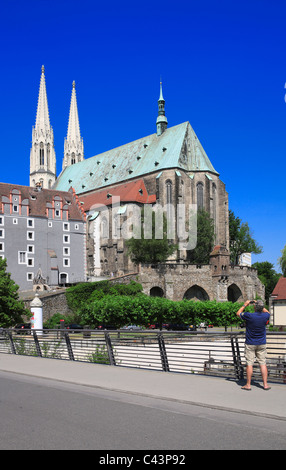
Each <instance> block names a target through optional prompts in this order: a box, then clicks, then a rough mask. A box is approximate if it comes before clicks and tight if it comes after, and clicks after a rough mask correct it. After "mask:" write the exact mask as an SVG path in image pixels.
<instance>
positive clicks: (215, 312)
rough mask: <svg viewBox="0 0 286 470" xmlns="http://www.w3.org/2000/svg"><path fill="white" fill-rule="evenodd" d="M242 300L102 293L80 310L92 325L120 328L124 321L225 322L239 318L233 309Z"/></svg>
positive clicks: (224, 324)
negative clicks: (189, 298) (205, 299)
mask: <svg viewBox="0 0 286 470" xmlns="http://www.w3.org/2000/svg"><path fill="white" fill-rule="evenodd" d="M241 305H242V303H232V302H217V301H205V302H198V301H192V300H181V301H177V302H176V301H173V300H168V299H165V298H162V297H149V296H147V295H144V294H137V295H136V296H128V295H126V296H122V295H110V294H108V295H105V296H104V297H102V298H97V299H96V300H93V301H90V302H88V303H87V304H86V305H85V308H84V309H83V310H82V318H83V321H84V323H86V324H89V325H91V326H93V327H96V326H97V325H99V324H100V323H105V324H109V325H113V326H115V327H117V328H120V327H121V326H123V325H127V324H137V325H145V326H147V325H148V323H151V324H153V323H159V324H160V325H161V324H162V323H187V324H195V325H198V324H200V323H201V322H204V323H206V324H214V325H216V326H225V327H226V326H229V325H231V324H236V323H238V322H239V321H240V319H239V318H238V317H237V315H236V312H237V310H238V309H239V308H240V307H241Z"/></svg>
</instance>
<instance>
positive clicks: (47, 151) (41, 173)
mask: <svg viewBox="0 0 286 470" xmlns="http://www.w3.org/2000/svg"><path fill="white" fill-rule="evenodd" d="M55 180H56V154H55V149H54V133H53V129H52V127H51V125H50V117H49V108H48V99H47V90H46V79H45V67H44V66H43V65H42V74H41V80H40V90H39V97H38V107H37V114H36V124H35V127H34V128H33V131H32V148H31V152H30V186H41V187H42V188H51V187H52V186H53V184H54V182H55Z"/></svg>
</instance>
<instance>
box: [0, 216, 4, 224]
mask: <svg viewBox="0 0 286 470" xmlns="http://www.w3.org/2000/svg"><path fill="white" fill-rule="evenodd" d="M0 225H4V217H0Z"/></svg>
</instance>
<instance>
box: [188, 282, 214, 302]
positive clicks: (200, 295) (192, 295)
mask: <svg viewBox="0 0 286 470" xmlns="http://www.w3.org/2000/svg"><path fill="white" fill-rule="evenodd" d="M183 298H184V299H187V300H201V301H204V300H209V296H208V294H207V292H206V291H205V289H203V288H202V287H200V286H197V285H194V286H192V287H190V288H189V289H188V290H187V291H186V292H185V294H184V297H183Z"/></svg>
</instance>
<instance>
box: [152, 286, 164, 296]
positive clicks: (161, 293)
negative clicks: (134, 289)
mask: <svg viewBox="0 0 286 470" xmlns="http://www.w3.org/2000/svg"><path fill="white" fill-rule="evenodd" d="M150 297H164V291H163V289H161V287H159V286H154V287H151V289H150Z"/></svg>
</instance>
